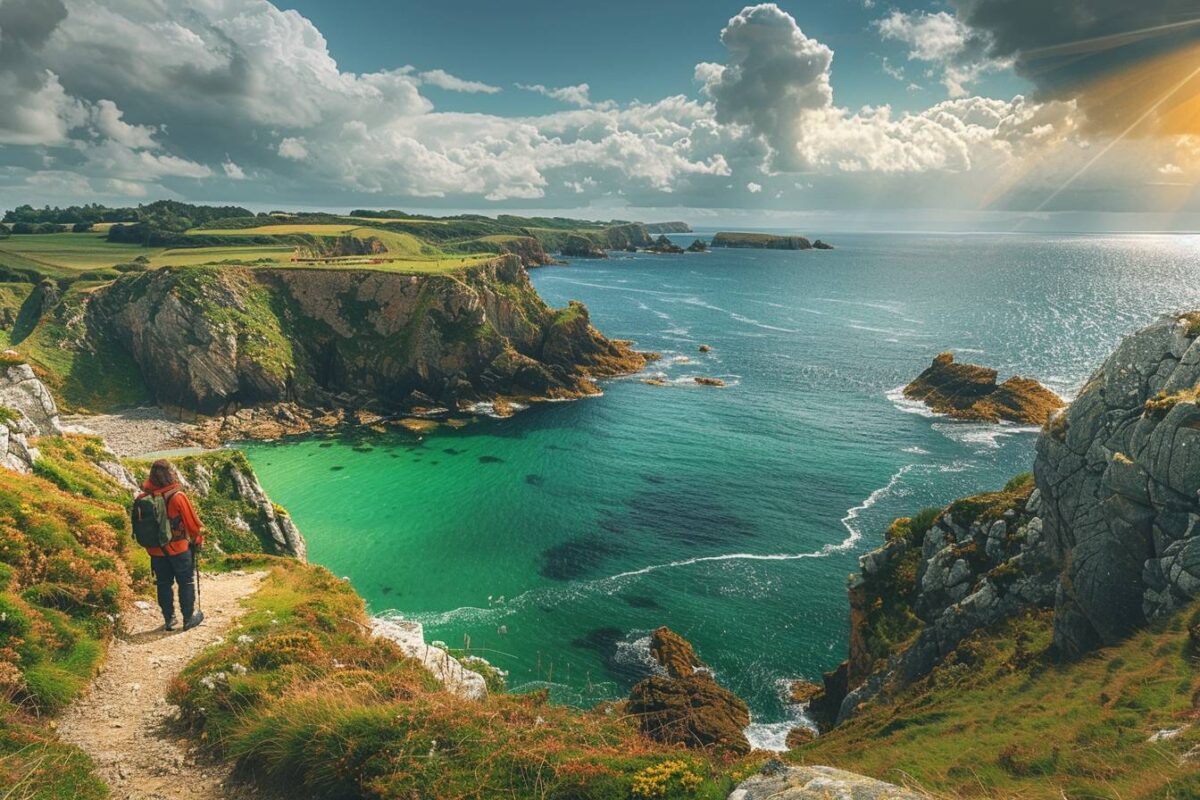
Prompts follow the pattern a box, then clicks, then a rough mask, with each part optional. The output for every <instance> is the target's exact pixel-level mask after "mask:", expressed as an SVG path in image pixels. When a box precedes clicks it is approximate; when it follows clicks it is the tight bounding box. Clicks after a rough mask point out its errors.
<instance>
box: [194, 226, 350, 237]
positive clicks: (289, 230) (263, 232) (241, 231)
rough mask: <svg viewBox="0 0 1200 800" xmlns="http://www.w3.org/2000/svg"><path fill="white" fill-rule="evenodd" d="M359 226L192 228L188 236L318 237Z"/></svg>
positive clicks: (343, 231) (344, 231) (348, 230)
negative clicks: (309, 234) (310, 235)
mask: <svg viewBox="0 0 1200 800" xmlns="http://www.w3.org/2000/svg"><path fill="white" fill-rule="evenodd" d="M358 227H359V226H358V225H355V224H347V225H338V224H327V223H326V224H322V223H310V224H305V223H296V224H290V223H281V224H278V225H258V226H256V227H253V228H192V229H191V230H189V231H188V232H187V235H188V236H285V235H288V234H294V233H311V234H313V235H316V236H333V235H337V234H340V233H349V232H350V231H353V230H355V229H356V228H358Z"/></svg>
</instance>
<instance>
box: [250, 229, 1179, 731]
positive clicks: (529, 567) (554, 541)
mask: <svg viewBox="0 0 1200 800" xmlns="http://www.w3.org/2000/svg"><path fill="white" fill-rule="evenodd" d="M674 238H675V239H676V240H677V241H679V242H681V243H684V244H686V243H688V242H690V241H691V239H692V238H693V236H691V235H681V236H677V237H674ZM831 238H834V241H835V242H836V244H837V245H838V249H837V250H835V251H832V252H774V251H717V252H714V253H711V254H707V255H690V256H655V255H643V254H638V255H632V256H628V257H621V258H614V259H611V260H608V261H598V262H589V261H578V262H575V263H573V264H571V265H570V266H569V267H565V268H557V267H552V268H545V269H541V270H537V271H535V273H534V274H533V280H534V283H535V284H536V286H537V288H538V290H539V291H540V292H541V293H542V295H543V296H544V297H545V298H546V299H547V300H548V301H550V302H551V303H554V304H562V303H565V302H566V301H567V300H568V299H579V300H583V301H584V302H586V303H587V304H588V306H589V307H590V309H591V311H592V317H593V320H594V322H595V323H596V324H597V326H598V327H599V328H600V329H601V330H603V331H604V332H605V333H607V334H609V335H610V336H615V337H622V338H629V339H633V340H635V341H636V342H637V344H638V345H639V346H640V347H641V348H643V349H648V350H657V351H661V352H662V353H663V354H664V360H663V361H662V362H660V363H659V364H657V365H654V366H652V367H651V368H650V371H651V372H661V373H662V375H663V376H664V377H666V378H667V379H668V380H669V381H679V384H678V385H671V386H665V387H660V386H650V385H646V384H643V383H642V382H641V381H640V380H638V379H637V378H634V379H620V380H614V381H610V382H608V383H606V384H605V386H604V390H605V393H604V396H603V397H600V398H595V399H590V400H585V401H580V402H575V403H556V404H548V405H544V406H541V407H538V408H534V409H531V410H530V411H527V412H524V413H522V414H518V415H517V416H516V417H514V418H512V419H508V420H482V421H480V422H478V423H476V424H473V425H471V426H469V427H467V428H465V429H463V430H461V431H447V432H445V433H438V434H436V435H433V436H429V437H427V438H425V439H423V440H421V439H418V438H417V437H414V436H410V435H407V434H402V433H394V434H386V435H382V434H381V435H369V436H366V437H362V436H358V437H335V438H329V439H316V438H312V439H304V440H299V441H292V442H288V443H284V444H275V445H269V444H268V445H254V446H251V447H250V448H248V453H249V455H250V458H251V460H252V462H253V463H254V466H255V468H256V469H257V470H258V473H259V476H260V477H261V479H262V482H263V484H264V485H265V486H266V488H267V490H268V491H269V492H270V493H271V495H272V496H273V497H274V498H275V499H276V500H277V501H278V502H280V503H282V504H283V505H285V506H287V507H288V508H289V509H290V510H291V512H292V514H293V515H294V517H295V519H296V521H297V522H298V524H299V526H300V528H301V530H303V531H304V534H305V536H306V537H307V539H308V542H309V552H310V556H311V558H312V560H314V561H316V562H318V563H321V564H325V565H327V566H328V567H329V568H330V569H332V570H333V571H334V572H335V573H336V574H338V575H346V576H349V577H350V578H351V580H352V581H353V583H354V586H355V587H356V588H357V589H358V590H359V591H360V592H361V593H362V595H363V596H364V597H365V598H366V599H367V601H368V602H369V603H370V605H371V608H372V610H373V611H374V612H376V613H382V612H388V611H392V612H396V613H400V614H403V615H404V616H406V617H409V618H413V619H417V620H420V621H422V622H423V623H424V624H425V626H426V632H427V636H428V638H430V639H440V640H443V641H445V642H447V643H448V644H450V645H451V646H456V647H457V646H461V645H462V644H463V643H464V636H469V637H470V643H471V647H472V649H473V650H475V651H477V652H480V653H481V654H482V655H484V656H485V657H487V658H488V659H489V660H490V661H492V662H493V663H495V664H496V665H498V666H500V667H502V668H504V669H506V670H509V671H510V673H511V674H510V685H512V686H513V687H515V688H526V687H530V686H538V685H549V686H551V688H552V691H553V695H554V697H555V698H556V699H558V700H560V701H564V702H574V703H579V704H584V705H587V704H591V703H594V702H596V701H598V700H599V699H602V698H606V697H614V696H618V695H621V694H623V693H625V692H626V691H627V689H628V687H629V685H630V684H631V683H632V682H633V681H635V680H636V679H637V678H638V677H639V676H640V675H642V674H644V670H645V659H646V658H647V656H648V653H647V650H646V647H645V638H644V637H645V636H646V634H647V633H648V632H649V631H650V630H651V629H653V628H654V627H656V626H658V625H663V624H667V625H670V626H671V627H672V628H674V629H676V630H677V631H679V632H681V633H683V634H684V635H685V636H687V637H688V638H689V639H690V640H692V642H694V643H695V645H696V646H697V648H698V650H699V652H700V654H701V655H702V656H703V658H705V659H706V660H707V661H708V662H709V663H711V664H712V665H713V666H714V667H715V669H716V671H717V672H718V674H719V676H720V678H721V680H722V681H723V682H724V683H726V684H727V685H728V686H729V687H730V688H732V689H733V690H734V691H736V692H737V693H738V694H740V695H741V696H742V697H744V698H746V699H747V701H748V702H749V703H750V704H751V707H752V709H753V711H754V716H755V720H756V723H760V724H764V725H766V727H763V728H759V729H757V735H758V736H759V737H760V739H762V738H764V737H768V738H769V735H771V734H775V735H778V734H779V733H780V732H781V731H782V730H784V729H785V728H786V727H787V722H786V721H787V720H788V719H789V718H790V716H791V714H792V713H793V712H792V711H791V710H789V709H788V708H786V707H785V706H783V705H782V704H781V703H780V700H779V688H780V685H781V681H783V680H784V679H789V678H796V677H807V678H815V677H818V676H819V674H820V672H821V671H822V670H825V669H829V668H831V667H832V666H834V665H835V664H836V663H837V662H838V661H839V660H840V659H841V658H842V657H843V656H844V653H845V645H846V638H847V603H846V594H845V580H846V575H847V573H849V572H851V571H852V570H854V569H855V566H856V558H857V555H858V554H859V553H861V552H862V551H863V550H865V549H868V548H870V547H873V546H875V545H877V544H878V543H879V542H880V541H881V538H882V534H883V531H884V530H885V529H886V527H887V524H888V522H889V521H890V520H891V519H892V518H893V517H895V516H898V515H901V514H904V513H909V512H911V511H914V510H916V509H919V508H921V507H923V506H927V505H933V504H942V503H945V502H947V501H949V500H951V499H953V498H955V497H958V496H961V495H963V494H967V493H971V492H975V491H980V490H986V489H992V488H996V487H998V486H1000V485H1002V484H1003V483H1004V482H1005V481H1006V480H1007V479H1008V478H1010V477H1011V476H1012V475H1014V474H1016V473H1019V472H1022V471H1025V470H1027V469H1029V466H1030V463H1031V459H1032V451H1033V443H1034V434H1033V433H1032V432H1030V431H1025V430H1021V429H1019V428H1015V427H1012V426H989V425H971V424H960V423H952V422H949V421H947V420H944V419H938V418H933V417H930V416H929V415H926V414H922V413H920V409H916V408H913V407H912V406H911V405H908V404H905V403H903V402H898V401H896V400H895V399H894V398H895V395H894V391H893V390H895V389H896V388H897V387H899V386H901V385H902V384H903V383H905V382H906V381H907V380H909V379H910V378H911V377H913V376H914V375H916V374H917V373H918V372H919V371H920V370H922V369H923V368H924V367H925V366H927V365H928V363H929V361H930V359H931V358H932V357H933V356H934V355H935V354H936V353H938V352H940V351H942V350H946V349H954V350H956V351H958V353H959V354H960V357H961V358H963V359H969V360H973V361H976V362H979V363H984V364H988V365H991V366H994V367H997V368H998V369H999V370H1000V371H1001V374H1002V376H1003V375H1007V374H1008V373H1010V372H1013V371H1018V372H1020V373H1021V374H1024V375H1029V376H1032V377H1036V378H1038V379H1040V380H1042V381H1043V382H1045V383H1047V384H1048V385H1050V386H1051V387H1053V388H1055V389H1057V390H1058V391H1060V392H1062V393H1064V394H1068V395H1069V394H1070V393H1071V392H1072V391H1073V390H1074V389H1075V388H1077V387H1078V386H1079V385H1080V384H1081V383H1082V382H1083V381H1084V380H1085V379H1086V377H1087V375H1088V373H1089V372H1090V371H1091V370H1092V369H1094V368H1095V367H1096V366H1098V364H1099V362H1100V361H1101V360H1102V358H1103V357H1104V356H1105V355H1107V354H1108V353H1109V352H1110V351H1111V350H1112V348H1113V346H1114V345H1115V343H1116V342H1117V340H1118V339H1119V338H1120V337H1121V336H1122V335H1123V334H1125V333H1128V332H1130V331H1132V330H1134V329H1135V328H1137V327H1139V326H1140V325H1142V324H1145V323H1147V322H1148V321H1150V320H1151V319H1153V318H1154V317H1155V316H1156V315H1158V314H1159V313H1162V312H1165V311H1173V310H1180V309H1185V308H1191V307H1200V259H1197V258H1196V254H1197V251H1198V248H1200V239H1196V238H1189V237H1149V236H1145V237H1143V236H1130V237H1044V236H1043V237H1035V236H916V235H894V234H888V235H843V236H838V237H831ZM701 343H704V344H708V345H711V346H712V348H713V350H712V352H711V353H709V354H700V353H699V352H698V347H699V345H700V344H701ZM685 357H686V359H687V360H686V361H685V360H684V358H685ZM695 375H706V376H715V377H719V378H721V379H723V380H725V381H726V382H727V383H728V384H729V385H728V387H727V388H724V389H715V388H704V387H699V386H695V385H694V384H692V383H691V381H690V378H691V377H692V376H695ZM769 723H781V724H779V725H778V726H776V727H774V728H772V727H770V726H769Z"/></svg>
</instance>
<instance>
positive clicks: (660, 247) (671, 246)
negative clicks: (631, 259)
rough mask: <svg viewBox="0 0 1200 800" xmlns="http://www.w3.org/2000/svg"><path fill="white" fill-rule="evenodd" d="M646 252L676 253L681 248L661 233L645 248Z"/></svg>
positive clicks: (680, 250) (680, 251)
mask: <svg viewBox="0 0 1200 800" xmlns="http://www.w3.org/2000/svg"><path fill="white" fill-rule="evenodd" d="M646 252H647V253H672V254H675V255H678V254H679V253H682V252H683V248H682V247H680V246H679V245H677V244H675V243H674V242H672V241H671V240H670V239H668V238H667V237H666V235H665V234H664V235H661V236H659V237H658V238H657V239H655V240H654V244H652V245H650V246H649V247H647V248H646Z"/></svg>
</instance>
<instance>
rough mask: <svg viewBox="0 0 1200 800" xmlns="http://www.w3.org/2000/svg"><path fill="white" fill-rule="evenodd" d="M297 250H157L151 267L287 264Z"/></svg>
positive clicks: (279, 247)
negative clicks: (240, 263)
mask: <svg viewBox="0 0 1200 800" xmlns="http://www.w3.org/2000/svg"><path fill="white" fill-rule="evenodd" d="M142 249H153V248H142ZM294 252H295V248H294V247H292V246H291V245H269V244H268V245H249V246H246V247H173V248H170V249H168V250H157V251H155V254H154V255H152V256H150V266H151V267H152V268H157V267H192V266H196V265H198V264H220V263H223V262H226V261H236V262H242V263H254V262H257V261H262V260H263V259H270V260H271V261H277V262H287V261H289V260H291V257H292V254H293V253H294Z"/></svg>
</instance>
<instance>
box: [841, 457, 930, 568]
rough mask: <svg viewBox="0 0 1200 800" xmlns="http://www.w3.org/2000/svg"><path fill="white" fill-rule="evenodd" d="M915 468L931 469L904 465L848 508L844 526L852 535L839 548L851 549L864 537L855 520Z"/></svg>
mask: <svg viewBox="0 0 1200 800" xmlns="http://www.w3.org/2000/svg"><path fill="white" fill-rule="evenodd" d="M914 469H929V465H928V464H905V465H904V466H903V467H901V468H900V469H898V470H896V472H895V474H894V475H892V477H891V478H890V479H889V480H888V482H887V483H885V484H884V485H883V486H880V487H879V488H878V489H876V490H875V491H873V492H871V493H870V494H869V495H867V499H865V500H863V501H862V502H861V503H859V504H858V505H856V506H854V507H853V508H851V509H847V511H846V516H844V517H842V526H843V527H845V529H846V532H847V533H849V534H850V535H849V536H847V537H846V539H845V540H843V541H842V543H841V544H840V545H838V547H837V549H838V550H849V549H850V548H851V547H854V545H855V544H857V543H858V542H859V540H861V539H862V537H863V533H862V531H861V530H860V529H859V527H858V525H856V524H855V522H856V521H857V520H858V518H859V517H860V516H862V513H863V512H864V511H868V510H870V509H871V508H872V507H874V506H875V504H876V503H878V502H879V501H880V500H882V499H883V498H885V497H887V496H888V495H890V494H891V493H892V492H894V491H895V490H896V487H897V486H899V485H900V482H901V481H902V480H904V476H905V475H907V474H908V473H910V472H912V471H913V470H914ZM826 547H828V545H826Z"/></svg>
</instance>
